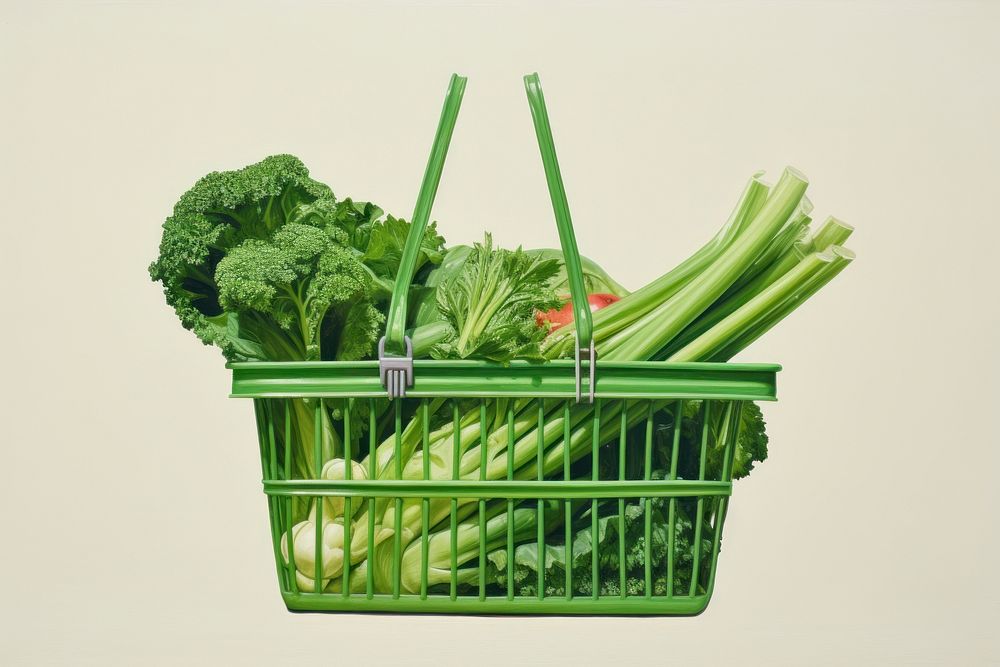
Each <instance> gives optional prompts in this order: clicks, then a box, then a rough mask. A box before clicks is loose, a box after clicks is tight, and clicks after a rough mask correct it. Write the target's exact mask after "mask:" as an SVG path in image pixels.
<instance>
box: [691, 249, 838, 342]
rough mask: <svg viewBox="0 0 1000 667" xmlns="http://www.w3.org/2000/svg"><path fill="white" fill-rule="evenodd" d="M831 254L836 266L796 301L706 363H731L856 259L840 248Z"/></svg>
mask: <svg viewBox="0 0 1000 667" xmlns="http://www.w3.org/2000/svg"><path fill="white" fill-rule="evenodd" d="M829 252H832V253H833V254H835V255H836V256H837V259H836V260H835V262H834V264H835V266H833V267H831V268H830V269H828V270H827V271H825V272H824V274H823V275H822V276H820V279H819V280H816V281H814V282H812V283H811V284H810V285H808V286H806V287H805V288H804V289H803V290H801V291H800V292H799V293H798V294H797V295H796V297H795V298H794V299H790V300H788V301H786V302H785V303H783V304H782V305H781V307H779V308H778V309H776V310H774V311H772V312H771V313H770V314H769V315H768V316H767V317H764V318H761V319H760V320H759V321H757V322H756V323H755V324H754V325H753V326H752V327H750V328H749V329H747V330H746V331H742V332H740V334H739V335H738V336H736V337H734V338H733V339H732V340H731V341H730V342H729V343H728V344H727V345H726V346H725V347H723V348H722V349H720V350H719V351H718V352H717V353H716V354H715V355H714V356H712V357H710V358H708V359H705V361H729V360H730V359H732V358H733V357H734V356H736V355H737V354H738V353H739V352H740V351H742V350H744V349H746V348H747V347H749V346H750V344H751V343H753V342H754V341H755V340H757V339H758V338H760V337H761V336H763V335H764V334H765V333H767V332H768V331H770V330H771V327H773V326H774V325H775V324H777V323H778V322H780V321H781V320H783V319H784V318H785V317H787V316H788V314H789V313H791V312H792V311H793V310H795V309H796V308H798V307H799V306H800V305H802V304H803V303H804V302H805V301H806V300H807V299H809V297H811V296H812V295H813V294H815V293H816V292H818V291H819V290H820V289H821V288H822V287H823V286H824V285H826V284H827V283H828V282H830V281H831V280H833V278H834V277H836V276H837V274H839V273H840V272H841V271H843V270H844V268H846V267H847V265H848V264H850V263H851V261H853V259H854V253H853V252H852V251H851V250H848V249H847V248H841V247H840V246H831V247H830V249H829Z"/></svg>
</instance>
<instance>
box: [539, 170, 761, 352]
mask: <svg viewBox="0 0 1000 667" xmlns="http://www.w3.org/2000/svg"><path fill="white" fill-rule="evenodd" d="M769 189H770V187H769V186H768V185H766V184H765V183H764V182H763V181H761V180H760V174H755V175H754V176H753V178H751V179H750V182H749V183H747V186H746V188H745V189H744V190H743V194H742V195H741V196H740V199H739V201H738V202H737V204H736V207H735V208H734V209H733V211H732V213H731V214H730V215H729V219H728V220H727V221H726V224H725V225H723V227H722V229H720V230H719V232H718V233H717V234H716V235H715V237H714V238H713V239H712V240H711V241H709V242H708V243H706V244H705V245H704V246H702V247H701V248H700V249H699V250H698V251H697V252H695V253H694V254H693V255H691V256H690V257H688V258H687V259H686V260H684V261H683V262H681V263H680V264H678V265H677V266H676V267H674V268H673V269H672V270H670V271H668V272H667V273H665V274H664V275H662V276H660V277H659V278H657V279H656V280H653V281H652V282H650V283H649V284H647V285H646V286H644V287H641V288H640V289H638V290H636V291H635V292H633V293H632V294H629V295H627V296H625V297H623V298H622V299H621V300H619V301H617V302H616V303H613V304H611V305H610V306H608V307H606V308H602V309H601V310H598V311H597V312H595V313H594V315H593V322H594V340H595V341H596V342H598V343H600V342H601V341H603V340H605V339H607V338H608V337H610V336H611V335H613V334H614V333H616V332H617V331H620V330H621V329H623V328H625V327H627V326H628V325H630V324H632V323H633V322H635V321H636V320H638V319H639V318H641V317H642V316H643V315H645V314H646V313H648V312H649V311H650V310H652V309H653V308H654V307H655V306H657V305H658V304H660V303H662V302H663V301H664V300H666V299H668V298H669V297H671V296H672V295H674V294H676V293H677V291H678V290H680V289H681V288H682V287H683V286H684V285H685V284H686V283H687V282H688V281H689V280H691V279H692V277H694V276H696V275H697V274H698V273H699V272H701V271H702V270H704V269H705V267H707V266H708V265H710V264H711V263H712V262H713V261H715V259H717V258H718V257H719V255H720V254H722V253H723V252H724V251H725V250H726V248H728V247H729V246H730V245H731V244H732V243H733V241H734V240H735V239H736V238H737V237H738V236H739V234H740V233H741V232H742V231H743V230H744V229H745V228H746V226H747V225H748V224H749V223H750V222H751V221H752V220H753V218H754V217H755V216H756V215H757V213H758V212H759V211H760V209H761V207H763V206H764V204H765V202H766V201H767V196H768V191H769ZM575 336H576V327H575V326H574V325H573V324H572V323H571V324H568V325H566V326H564V327H562V328H560V329H559V330H558V331H557V332H555V333H553V334H551V335H550V336H549V337H548V338H547V339H546V340H545V342H544V343H543V344H542V354H544V355H545V356H546V357H547V358H549V359H556V358H558V357H561V356H566V355H567V354H569V353H570V351H572V349H573V340H574V338H575ZM585 342H589V341H585Z"/></svg>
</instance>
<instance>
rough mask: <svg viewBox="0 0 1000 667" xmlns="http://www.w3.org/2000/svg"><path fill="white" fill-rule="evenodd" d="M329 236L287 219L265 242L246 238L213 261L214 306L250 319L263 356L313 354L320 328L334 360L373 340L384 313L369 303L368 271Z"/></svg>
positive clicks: (362, 350)
mask: <svg viewBox="0 0 1000 667" xmlns="http://www.w3.org/2000/svg"><path fill="white" fill-rule="evenodd" d="M331 236H332V235H331V234H329V233H327V231H324V230H323V229H320V228H318V227H312V226H309V225H303V224H298V223H289V224H286V225H285V226H283V227H281V228H280V229H278V230H277V231H276V232H275V233H274V235H273V236H272V237H271V238H270V239H269V240H266V241H265V240H261V239H247V240H246V241H244V242H243V243H241V244H240V245H239V246H237V247H236V248H234V249H233V250H231V251H230V252H229V254H228V255H227V256H226V257H225V258H223V259H222V261H220V262H219V265H218V267H217V268H216V271H215V279H216V282H217V283H218V287H219V303H220V305H221V306H222V307H223V308H224V309H225V310H226V311H236V312H238V313H239V314H240V317H241V320H242V323H243V325H244V326H246V325H247V323H249V322H253V323H254V326H253V334H254V338H255V339H256V341H257V342H258V343H260V344H261V345H262V346H264V350H265V352H266V353H268V357H269V358H279V357H280V356H281V355H282V353H286V354H288V355H289V356H293V358H299V359H306V360H317V359H320V358H321V354H320V353H321V341H322V336H321V333H323V332H325V333H327V334H328V335H331V336H334V337H335V340H332V341H327V342H329V343H331V344H332V345H333V349H334V350H335V353H334V354H333V357H334V358H336V359H346V360H354V359H359V358H361V357H363V356H365V355H366V354H368V353H369V352H370V351H371V348H372V347H373V345H374V343H375V341H376V340H377V337H378V334H379V331H380V325H381V324H382V321H383V319H384V318H383V317H382V314H381V313H380V312H379V311H378V310H377V309H376V308H375V306H374V305H373V304H372V302H371V299H370V294H369V286H370V282H371V281H370V278H369V274H368V272H367V271H366V270H365V268H364V266H363V265H362V264H361V262H360V260H359V259H358V257H357V255H356V254H355V253H352V252H351V251H350V250H349V249H348V248H346V247H344V246H342V245H339V244H338V243H337V242H336V241H334V239H333V238H331ZM340 236H341V237H342V236H343V235H342V234H341V235H340ZM324 324H325V325H326V326H325V327H324ZM282 334H284V335H282Z"/></svg>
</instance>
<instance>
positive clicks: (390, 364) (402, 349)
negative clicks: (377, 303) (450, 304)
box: [379, 74, 596, 401]
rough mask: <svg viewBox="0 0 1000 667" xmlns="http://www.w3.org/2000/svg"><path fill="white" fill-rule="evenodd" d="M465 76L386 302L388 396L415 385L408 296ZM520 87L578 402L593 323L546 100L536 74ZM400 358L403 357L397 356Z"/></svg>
mask: <svg viewBox="0 0 1000 667" xmlns="http://www.w3.org/2000/svg"><path fill="white" fill-rule="evenodd" d="M466 81H467V79H466V78H465V77H462V76H459V75H457V74H453V75H452V77H451V83H450V84H449V86H448V94H447V96H446V97H445V102H444V108H443V109H442V111H441V119H440V121H439V122H438V128H437V133H436V134H435V135H434V143H433V145H432V146H431V154H430V157H429V158H428V160H427V168H426V170H425V171H424V179H423V182H422V183H421V185H420V193H419V195H418V196H417V204H416V207H415V208H414V211H413V219H412V220H411V224H410V231H409V234H408V235H407V238H406V244H405V245H404V247H403V256H402V259H401V261H400V265H399V271H398V273H397V274H396V283H395V285H394V288H393V293H392V301H391V302H390V304H389V314H388V316H387V318H386V332H385V337H384V338H383V339H382V340H381V341H379V362H380V369H381V371H380V372H381V375H382V382H383V384H384V385H385V386H386V388H387V389H388V390H389V395H390V397H394V396H402V395H405V392H406V387H408V386H410V385H411V384H412V382H413V367H412V358H411V357H412V344H411V342H410V341H409V340H408V339H407V337H406V311H407V294H408V292H409V287H410V283H411V282H412V280H413V273H414V268H415V267H416V262H417V256H418V254H419V253H420V245H421V243H422V242H423V236H424V231H425V230H426V228H427V221H428V219H429V218H430V211H431V206H432V205H433V204H434V198H435V195H436V194H437V188H438V184H439V183H440V182H441V171H442V169H443V168H444V160H445V157H446V156H447V154H448V146H449V145H450V143H451V135H452V133H453V131H454V129H455V121H456V119H457V118H458V110H459V107H460V106H461V104H462V96H463V95H464V93H465V83H466ZM524 87H525V90H526V91H527V93H528V104H529V105H530V107H531V116H532V119H533V120H534V125H535V134H536V135H537V137H538V147H539V149H540V150H541V153H542V164H543V165H544V167H545V177H546V180H547V182H548V186H549V195H550V197H551V199H552V208H553V210H554V211H555V216H556V226H557V228H558V230H559V243H560V245H561V246H562V252H563V261H564V262H565V263H566V273H567V275H568V277H569V288H570V289H569V291H570V297H571V299H572V300H573V309H574V319H575V322H576V331H577V346H576V347H577V350H576V361H577V383H576V393H577V400H579V399H580V394H581V391H580V375H581V373H580V364H581V358H580V340H583V341H586V342H587V344H588V346H589V347H588V348H586V351H588V352H589V353H590V399H591V401H593V392H594V361H595V354H596V353H595V351H594V345H593V336H592V330H593V323H592V319H591V315H590V306H589V304H588V303H587V292H586V289H585V287H584V282H583V270H582V263H581V261H580V252H579V250H578V249H577V245H576V235H575V234H574V233H573V221H572V219H571V218H570V214H569V205H568V204H567V202H566V191H565V189H564V188H563V182H562V176H561V175H560V173H559V162H558V160H557V159H556V151H555V145H554V144H553V142H552V130H551V128H550V127H549V116H548V113H547V111H546V109H545V99H544V98H543V97H542V88H541V84H540V83H539V81H538V74H529V75H527V76H525V77H524ZM400 354H402V356H399V355H400Z"/></svg>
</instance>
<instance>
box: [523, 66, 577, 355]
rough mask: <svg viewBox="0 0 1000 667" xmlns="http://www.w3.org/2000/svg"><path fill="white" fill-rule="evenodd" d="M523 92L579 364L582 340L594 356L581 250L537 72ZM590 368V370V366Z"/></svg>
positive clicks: (531, 75) (527, 79)
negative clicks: (532, 124) (559, 249)
mask: <svg viewBox="0 0 1000 667" xmlns="http://www.w3.org/2000/svg"><path fill="white" fill-rule="evenodd" d="M524 89H525V90H526V91H527V93H528V105H529V106H530V107H531V118H532V120H533V121H534V122H535V135H536V136H537V137H538V150H539V151H541V153H542V164H543V166H544V167H545V180H546V181H547V182H548V186H549V197H550V198H551V199H552V210H553V212H554V213H555V216H556V226H557V227H558V229H559V244H560V245H561V246H562V252H563V261H564V262H565V263H566V275H567V276H568V277H569V294H570V297H571V298H572V299H573V322H574V323H575V324H576V339H577V350H578V351H577V360H578V361H579V356H580V355H579V341H581V340H582V341H583V342H584V343H585V344H587V345H588V346H589V348H588V349H589V350H590V351H591V354H592V355H593V354H594V353H593V348H594V345H593V329H594V323H593V318H592V317H591V315H590V304H589V303H587V290H586V288H585V287H584V283H583V266H582V262H581V261H580V251H579V249H578V248H577V246H576V233H574V231H573V219H572V218H571V217H570V214H569V203H568V202H567V201H566V189H565V188H564V187H563V181H562V174H561V173H560V172H559V160H558V159H557V158H556V146H555V144H554V143H553V141H552V128H551V127H549V113H548V111H547V110H546V109H545V97H544V96H543V95H542V84H541V83H540V82H539V81H538V73H537V72H536V73H534V74H527V75H525V77H524ZM591 368H593V364H592V365H591Z"/></svg>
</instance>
